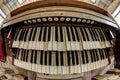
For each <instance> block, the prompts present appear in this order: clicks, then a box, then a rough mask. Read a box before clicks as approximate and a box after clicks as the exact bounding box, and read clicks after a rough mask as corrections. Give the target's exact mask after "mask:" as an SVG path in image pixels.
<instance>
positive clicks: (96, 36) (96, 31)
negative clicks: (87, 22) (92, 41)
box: [95, 30, 100, 41]
mask: <svg viewBox="0 0 120 80" xmlns="http://www.w3.org/2000/svg"><path fill="white" fill-rule="evenodd" d="M95 34H96V37H97V40H98V41H100V39H99V35H98V34H97V31H96V30H95Z"/></svg>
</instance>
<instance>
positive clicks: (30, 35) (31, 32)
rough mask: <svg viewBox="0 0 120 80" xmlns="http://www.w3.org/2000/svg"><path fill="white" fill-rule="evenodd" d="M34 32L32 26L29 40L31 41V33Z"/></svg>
mask: <svg viewBox="0 0 120 80" xmlns="http://www.w3.org/2000/svg"><path fill="white" fill-rule="evenodd" d="M32 33H33V28H32V30H31V32H30V35H29V41H31V35H32Z"/></svg>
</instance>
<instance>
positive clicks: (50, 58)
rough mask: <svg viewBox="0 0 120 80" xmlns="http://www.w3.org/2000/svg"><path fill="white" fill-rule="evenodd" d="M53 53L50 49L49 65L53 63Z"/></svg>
mask: <svg viewBox="0 0 120 80" xmlns="http://www.w3.org/2000/svg"><path fill="white" fill-rule="evenodd" d="M51 60H52V53H51V51H49V65H52V61H51Z"/></svg>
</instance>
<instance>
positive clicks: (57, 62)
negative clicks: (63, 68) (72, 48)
mask: <svg viewBox="0 0 120 80" xmlns="http://www.w3.org/2000/svg"><path fill="white" fill-rule="evenodd" d="M55 55H56V56H55V57H56V66H58V65H59V58H58V51H56V54H55Z"/></svg>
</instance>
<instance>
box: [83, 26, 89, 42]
mask: <svg viewBox="0 0 120 80" xmlns="http://www.w3.org/2000/svg"><path fill="white" fill-rule="evenodd" d="M83 30H84V32H85V35H86V38H87V41H90V39H89V36H88V33H87V31H86V29H85V28H83Z"/></svg>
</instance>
